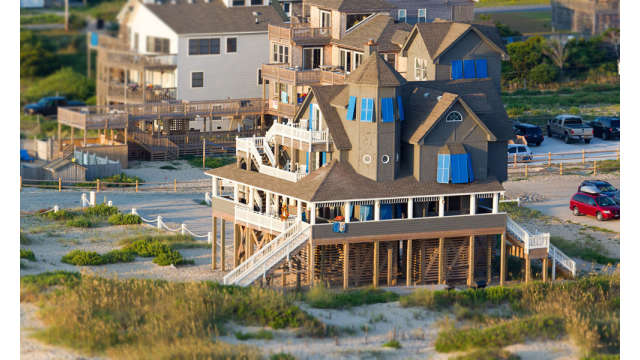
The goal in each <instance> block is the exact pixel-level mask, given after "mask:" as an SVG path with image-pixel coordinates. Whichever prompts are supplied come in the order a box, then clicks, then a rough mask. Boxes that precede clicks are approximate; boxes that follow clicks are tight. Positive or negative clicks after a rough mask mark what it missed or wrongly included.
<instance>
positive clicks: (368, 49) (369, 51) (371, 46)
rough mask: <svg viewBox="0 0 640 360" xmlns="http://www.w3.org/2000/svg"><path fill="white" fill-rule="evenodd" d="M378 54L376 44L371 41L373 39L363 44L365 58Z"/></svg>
mask: <svg viewBox="0 0 640 360" xmlns="http://www.w3.org/2000/svg"><path fill="white" fill-rule="evenodd" d="M377 52H378V44H377V43H376V42H375V41H373V39H369V42H368V43H366V44H365V52H364V53H365V56H370V55H373V54H374V53H377Z"/></svg>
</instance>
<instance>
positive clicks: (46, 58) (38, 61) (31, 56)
mask: <svg viewBox="0 0 640 360" xmlns="http://www.w3.org/2000/svg"><path fill="white" fill-rule="evenodd" d="M55 58H56V57H55V55H54V54H53V53H51V52H49V51H47V50H45V49H44V47H43V46H42V44H40V43H35V44H32V43H25V44H22V45H21V46H20V76H22V77H33V76H42V75H46V74H47V73H49V72H50V71H51V70H52V67H53V66H54V65H55V61H54V60H55Z"/></svg>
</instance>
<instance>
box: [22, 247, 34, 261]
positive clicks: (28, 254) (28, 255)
mask: <svg viewBox="0 0 640 360" xmlns="http://www.w3.org/2000/svg"><path fill="white" fill-rule="evenodd" d="M20 259H27V260H29V261H36V255H35V254H34V253H33V251H31V250H29V249H20Z"/></svg>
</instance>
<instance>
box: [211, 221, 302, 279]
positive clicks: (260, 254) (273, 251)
mask: <svg viewBox="0 0 640 360" xmlns="http://www.w3.org/2000/svg"><path fill="white" fill-rule="evenodd" d="M310 228H311V226H310V225H309V224H307V223H305V222H301V221H297V222H295V223H293V224H292V225H291V226H290V227H288V228H287V229H286V230H285V231H283V232H282V233H280V234H279V235H278V236H276V237H275V238H274V239H273V240H271V241H270V242H269V243H267V244H266V245H265V246H263V247H262V248H261V249H259V250H258V251H257V252H256V253H254V254H253V255H251V257H249V258H248V259H247V260H246V261H244V262H243V263H241V264H240V265H238V266H237V267H236V268H235V269H233V270H232V271H231V272H229V273H228V274H227V275H226V276H225V277H224V278H223V282H224V284H227V285H228V284H238V283H239V282H241V281H242V280H245V279H246V278H247V276H249V275H251V273H253V272H254V271H255V270H258V269H262V270H263V272H262V273H265V272H266V271H268V270H269V269H270V268H269V269H267V268H266V262H267V261H268V260H269V259H272V258H274V257H275V256H277V261H279V260H281V259H282V258H284V255H285V254H284V253H286V254H287V255H288V254H289V253H290V252H287V251H288V250H290V251H292V250H295V249H294V248H291V247H288V246H287V245H291V244H294V243H297V242H295V240H296V239H299V236H300V235H301V234H302V233H304V232H305V231H307V230H309V229H310ZM304 241H306V239H304ZM298 246H299V245H298ZM296 247H297V246H296ZM272 263H273V261H272ZM273 265H274V264H271V266H273ZM253 280H255V279H252V280H251V281H250V282H249V283H246V282H243V284H244V285H249V284H250V283H251V282H252V281H253Z"/></svg>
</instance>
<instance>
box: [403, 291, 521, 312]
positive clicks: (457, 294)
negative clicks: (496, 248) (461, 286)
mask: <svg viewBox="0 0 640 360" xmlns="http://www.w3.org/2000/svg"><path fill="white" fill-rule="evenodd" d="M521 297H522V289H521V288H520V287H503V286H492V287H488V288H484V289H465V290H461V291H447V290H429V289H418V290H416V291H414V292H413V293H411V294H409V295H407V296H403V297H401V298H400V304H401V305H402V306H405V307H408V306H421V307H425V308H427V309H431V310H442V309H446V308H448V307H450V306H453V305H454V304H458V305H461V306H466V307H478V306H483V305H485V304H493V305H498V304H502V303H506V302H511V303H512V302H515V301H517V300H519V299H520V298H521Z"/></svg>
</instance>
